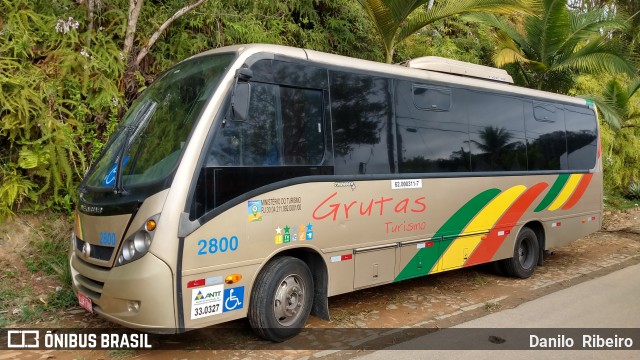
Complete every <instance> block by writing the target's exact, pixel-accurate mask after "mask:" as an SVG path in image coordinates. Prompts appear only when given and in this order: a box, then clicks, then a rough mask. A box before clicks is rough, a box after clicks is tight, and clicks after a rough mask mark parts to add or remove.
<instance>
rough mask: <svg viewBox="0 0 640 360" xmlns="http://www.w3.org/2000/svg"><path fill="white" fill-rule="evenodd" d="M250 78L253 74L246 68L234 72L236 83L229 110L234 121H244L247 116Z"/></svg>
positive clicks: (249, 99)
mask: <svg viewBox="0 0 640 360" xmlns="http://www.w3.org/2000/svg"><path fill="white" fill-rule="evenodd" d="M252 76H253V72H252V71H251V70H249V69H247V68H241V69H238V70H236V83H235V86H234V88H233V95H232V97H231V110H232V116H233V120H235V121H244V120H246V119H247V117H248V115H249V102H250V101H251V83H249V79H251V77H252Z"/></svg>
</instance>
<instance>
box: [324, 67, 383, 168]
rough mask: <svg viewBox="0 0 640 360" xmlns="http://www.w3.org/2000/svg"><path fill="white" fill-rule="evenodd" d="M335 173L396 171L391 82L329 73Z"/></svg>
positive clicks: (349, 74) (361, 76)
mask: <svg viewBox="0 0 640 360" xmlns="http://www.w3.org/2000/svg"><path fill="white" fill-rule="evenodd" d="M330 84H331V85H330V88H331V116H332V121H333V147H334V158H335V160H334V161H335V173H336V174H389V173H393V172H395V169H394V165H395V162H394V161H393V157H394V151H393V138H392V137H393V131H392V130H393V129H392V118H391V108H390V103H391V92H390V89H389V80H388V79H384V78H379V77H374V76H367V75H356V74H351V73H345V72H339V71H334V72H331V73H330Z"/></svg>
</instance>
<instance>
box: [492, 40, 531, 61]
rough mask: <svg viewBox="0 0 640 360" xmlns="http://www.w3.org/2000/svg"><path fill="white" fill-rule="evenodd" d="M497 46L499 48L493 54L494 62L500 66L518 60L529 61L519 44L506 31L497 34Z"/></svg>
mask: <svg viewBox="0 0 640 360" xmlns="http://www.w3.org/2000/svg"><path fill="white" fill-rule="evenodd" d="M496 46H497V47H498V49H497V50H496V52H495V54H494V55H493V63H494V64H495V65H496V66H498V67H502V66H504V65H506V64H511V63H516V62H519V63H526V62H529V59H527V58H526V57H525V56H524V54H523V53H522V50H521V48H520V47H519V46H518V44H516V42H515V41H514V40H513V39H512V38H511V37H510V36H509V35H508V34H506V33H505V32H502V31H499V32H498V33H497V34H496Z"/></svg>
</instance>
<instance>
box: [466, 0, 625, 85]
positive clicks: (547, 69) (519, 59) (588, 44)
mask: <svg viewBox="0 0 640 360" xmlns="http://www.w3.org/2000/svg"><path fill="white" fill-rule="evenodd" d="M473 18H474V19H476V20H480V21H484V22H486V23H487V24H489V25H491V26H493V27H495V28H496V29H497V32H496V42H497V49H496V52H495V54H494V56H493V60H494V63H495V64H496V65H497V66H504V65H506V64H514V65H515V67H514V68H512V69H514V70H517V71H516V72H515V75H516V79H519V80H520V82H521V83H522V84H523V85H525V86H528V87H533V88H537V89H543V90H547V91H554V92H560V93H566V92H568V91H569V90H570V89H571V87H572V86H573V84H574V83H573V81H574V76H575V75H576V74H577V73H582V72H587V73H616V72H623V73H627V74H629V75H631V76H633V75H635V73H636V71H637V69H636V67H635V64H634V63H633V61H632V56H630V53H629V49H628V47H627V46H625V44H624V42H623V41H621V39H619V38H612V37H611V34H612V33H613V32H615V31H621V30H623V29H624V28H625V26H626V25H625V20H626V19H625V18H624V17H622V16H620V15H618V14H616V13H613V14H612V13H611V12H610V11H607V9H604V8H595V9H591V10H588V11H570V10H569V9H568V8H567V3H566V1H565V0H544V1H543V11H542V16H535V15H528V16H525V17H524V18H522V19H516V20H511V19H501V18H498V17H497V16H495V15H490V14H479V15H475V16H474V17H473Z"/></svg>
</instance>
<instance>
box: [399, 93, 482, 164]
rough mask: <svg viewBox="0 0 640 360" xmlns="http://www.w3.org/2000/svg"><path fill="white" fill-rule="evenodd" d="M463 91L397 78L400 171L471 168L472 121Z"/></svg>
mask: <svg viewBox="0 0 640 360" xmlns="http://www.w3.org/2000/svg"><path fill="white" fill-rule="evenodd" d="M461 91H462V90H460V89H455V88H454V89H450V88H444V87H431V86H425V85H422V84H412V83H411V82H408V81H397V82H396V127H397V144H398V171H399V172H400V173H422V172H461V171H462V172H464V171H469V165H470V163H469V132H468V129H469V125H468V123H467V113H466V109H465V107H464V106H463V105H462V102H461V101H460V100H459V94H460V93H461ZM430 92H431V94H429V93H430ZM431 105H435V107H434V106H431ZM434 110H435V111H434Z"/></svg>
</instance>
